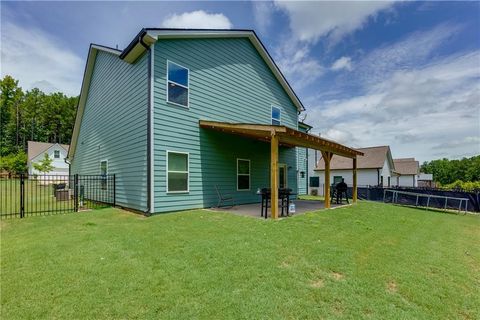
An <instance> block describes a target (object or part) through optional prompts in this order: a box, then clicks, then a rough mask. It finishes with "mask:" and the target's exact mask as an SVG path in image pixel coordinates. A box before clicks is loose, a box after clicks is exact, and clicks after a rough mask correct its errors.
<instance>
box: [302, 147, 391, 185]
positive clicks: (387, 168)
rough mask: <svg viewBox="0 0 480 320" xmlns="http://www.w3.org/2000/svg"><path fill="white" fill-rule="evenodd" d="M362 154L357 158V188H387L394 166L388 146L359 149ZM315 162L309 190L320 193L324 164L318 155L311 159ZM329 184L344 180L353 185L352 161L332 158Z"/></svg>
mask: <svg viewBox="0 0 480 320" xmlns="http://www.w3.org/2000/svg"><path fill="white" fill-rule="evenodd" d="M357 150H358V151H361V152H363V154H364V155H363V157H359V158H358V160H357V161H358V163H357V172H358V173H357V181H358V182H357V183H358V185H359V186H384V187H388V186H390V185H391V183H392V175H393V174H394V170H395V166H394V163H393V159H392V153H391V151H390V147H389V146H378V147H369V148H359V149H357ZM311 158H312V159H313V161H316V167H315V169H314V170H313V171H314V172H313V175H312V176H311V177H310V190H311V189H319V190H318V191H319V193H320V194H323V193H322V189H323V184H322V183H323V181H324V179H325V162H324V160H323V158H322V155H321V154H320V153H317V154H316V157H315V155H314V156H312V157H311ZM330 170H331V171H330V182H331V183H332V184H337V183H339V182H340V181H342V178H343V179H345V183H347V184H348V185H352V183H353V176H352V170H353V161H352V159H349V158H345V157H340V156H337V155H335V156H333V158H332V160H331V164H330Z"/></svg>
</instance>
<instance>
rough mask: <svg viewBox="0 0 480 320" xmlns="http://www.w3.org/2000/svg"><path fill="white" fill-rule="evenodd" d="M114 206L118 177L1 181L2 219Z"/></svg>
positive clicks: (34, 177)
mask: <svg viewBox="0 0 480 320" xmlns="http://www.w3.org/2000/svg"><path fill="white" fill-rule="evenodd" d="M106 206H115V175H78V174H75V175H26V174H25V175H24V174H21V175H16V176H4V177H0V218H1V219H5V218H15V217H17V218H24V217H26V216H38V215H52V214H58V213H67V212H77V211H81V210H88V209H96V208H100V207H106Z"/></svg>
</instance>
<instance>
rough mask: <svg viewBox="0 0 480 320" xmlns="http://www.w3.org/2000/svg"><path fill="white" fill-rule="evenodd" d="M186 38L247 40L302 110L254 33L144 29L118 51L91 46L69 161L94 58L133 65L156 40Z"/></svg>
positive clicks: (74, 146) (296, 98) (301, 109)
mask: <svg viewBox="0 0 480 320" xmlns="http://www.w3.org/2000/svg"><path fill="white" fill-rule="evenodd" d="M188 38H247V39H249V40H250V42H251V43H252V45H253V46H254V47H255V49H256V50H257V52H258V53H259V55H260V56H261V57H262V59H263V60H264V61H265V63H266V64H267V66H268V67H269V68H270V70H271V71H272V73H273V75H274V76H275V78H276V79H277V80H278V82H279V83H280V85H281V86H282V87H283V89H284V90H285V92H286V93H287V95H288V96H289V98H290V99H291V100H292V102H293V104H294V105H295V107H296V108H297V110H298V112H301V111H303V110H305V107H304V106H303V104H302V102H301V101H300V99H299V98H298V96H297V95H296V93H295V92H294V91H293V89H292V87H291V86H290V84H289V83H288V81H287V79H286V78H285V76H284V75H283V74H282V72H281V71H280V69H279V68H278V66H277V65H276V64H275V62H274V61H273V59H272V57H271V56H270V54H269V53H268V51H267V49H266V48H265V46H264V45H263V43H262V42H261V41H260V39H259V38H258V37H257V34H256V33H255V31H254V30H246V29H169V28H143V29H142V30H140V32H139V33H138V34H137V35H136V36H135V37H134V39H133V40H132V41H131V42H130V44H129V45H128V46H127V47H126V48H125V49H124V50H123V51H121V50H118V49H114V48H110V47H106V46H102V45H98V44H93V43H92V44H90V48H89V51H88V57H87V63H86V65H85V71H84V74H83V80H82V86H81V91H80V97H79V99H78V107H77V115H76V118H75V126H74V128H73V133H72V141H71V147H70V149H69V150H68V156H67V158H68V159H70V160H71V159H72V156H73V153H74V152H75V149H76V146H77V138H78V134H79V131H80V124H81V122H82V117H83V111H84V109H85V103H86V100H87V96H88V90H89V87H90V80H91V76H92V72H93V67H94V64H95V58H96V55H97V53H98V51H103V52H108V53H111V54H114V55H117V56H118V57H119V58H120V59H122V60H124V61H126V62H128V63H134V62H135V61H137V59H138V58H139V57H140V56H141V55H143V53H144V52H146V51H147V50H148V49H149V48H150V46H151V45H152V44H154V43H155V42H156V41H157V40H159V39H188Z"/></svg>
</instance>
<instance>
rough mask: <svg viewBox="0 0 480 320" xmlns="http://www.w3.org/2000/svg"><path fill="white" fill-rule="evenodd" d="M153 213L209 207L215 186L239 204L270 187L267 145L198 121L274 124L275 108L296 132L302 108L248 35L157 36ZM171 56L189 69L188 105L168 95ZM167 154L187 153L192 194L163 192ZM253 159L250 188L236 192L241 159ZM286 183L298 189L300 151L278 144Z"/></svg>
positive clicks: (250, 200)
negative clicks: (204, 126)
mask: <svg viewBox="0 0 480 320" xmlns="http://www.w3.org/2000/svg"><path fill="white" fill-rule="evenodd" d="M153 60H154V72H153V74H154V90H153V92H154V96H153V97H154V113H153V116H154V121H153V132H154V157H153V159H154V180H153V185H154V204H155V212H167V211H175V210H184V209H191V208H201V207H210V206H213V205H215V204H216V203H217V200H218V198H217V195H216V192H215V188H214V187H215V185H218V186H219V189H220V190H222V191H223V192H226V193H227V192H228V193H233V195H234V197H235V200H236V202H237V203H252V202H258V201H259V197H258V195H257V194H256V191H257V189H258V188H262V187H269V185H270V174H269V173H270V144H268V143H264V142H259V141H254V140H251V139H247V138H243V137H238V136H234V135H229V134H222V133H218V132H212V131H209V130H206V129H200V128H199V125H198V122H199V120H212V121H224V122H237V123H238V122H243V123H261V124H271V106H272V105H275V106H277V107H279V108H280V109H281V113H282V116H281V120H282V123H281V124H282V125H286V126H289V127H292V128H295V129H297V109H296V108H295V106H294V105H293V103H292V101H291V100H290V98H289V97H288V95H287V94H286V92H285V91H284V89H283V88H282V86H281V85H280V84H279V83H278V81H277V79H276V78H275V76H274V75H273V74H272V72H271V71H270V69H269V68H268V66H267V65H266V64H265V62H264V61H263V59H262V58H261V57H260V56H259V55H258V53H257V51H256V50H255V48H254V47H253V45H252V44H251V43H250V41H249V40H248V39H175V40H160V41H158V42H157V43H156V44H155V46H154V59H153ZM167 60H168V61H171V62H173V63H176V64H179V65H181V66H183V67H186V68H188V69H189V108H185V107H182V106H178V105H174V104H171V103H168V102H167V101H166V100H167V99H166V87H167V83H166V66H167ZM167 151H178V152H188V153H189V180H190V181H189V192H188V193H183V194H169V193H167V190H166V167H165V166H166V154H167ZM237 158H241V159H249V160H250V161H251V178H250V179H251V181H250V183H251V187H250V190H248V191H237V188H236V187H237V184H236V179H237V176H236V165H237V163H236V159H237ZM279 162H280V163H285V164H287V168H288V184H289V185H288V186H289V188H292V189H293V190H295V191H296V190H297V172H296V168H297V163H296V162H297V152H296V149H295V148H280V159H279Z"/></svg>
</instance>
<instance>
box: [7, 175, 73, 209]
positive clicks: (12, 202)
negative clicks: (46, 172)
mask: <svg viewBox="0 0 480 320" xmlns="http://www.w3.org/2000/svg"><path fill="white" fill-rule="evenodd" d="M25 194H26V196H25V199H26V200H25V210H26V211H29V212H32V211H35V212H37V211H39V212H42V211H44V212H48V211H50V210H53V209H57V210H64V211H68V209H69V208H70V207H71V206H70V205H69V203H68V201H60V202H58V201H57V200H56V199H55V197H54V193H53V186H52V185H51V184H46V183H45V184H42V183H41V182H40V181H38V180H33V179H26V180H25ZM12 213H17V214H19V213H20V179H0V215H8V214H12ZM17 216H18V215H17Z"/></svg>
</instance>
